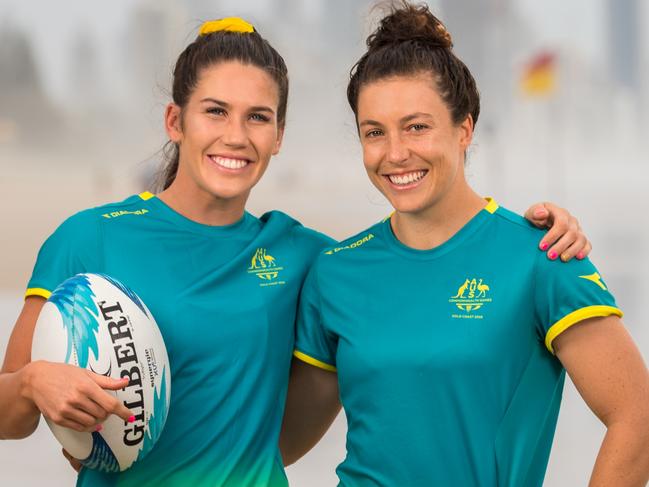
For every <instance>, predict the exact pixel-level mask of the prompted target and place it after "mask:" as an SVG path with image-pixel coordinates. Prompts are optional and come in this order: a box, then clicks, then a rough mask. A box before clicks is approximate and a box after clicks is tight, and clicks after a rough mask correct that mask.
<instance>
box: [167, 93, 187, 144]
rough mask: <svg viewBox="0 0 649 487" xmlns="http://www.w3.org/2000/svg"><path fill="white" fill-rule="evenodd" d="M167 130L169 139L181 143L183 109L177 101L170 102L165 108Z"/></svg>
mask: <svg viewBox="0 0 649 487" xmlns="http://www.w3.org/2000/svg"><path fill="white" fill-rule="evenodd" d="M165 130H166V132H167V135H168V136H169V140H171V141H172V142H174V143H176V144H178V143H180V141H181V140H182V138H183V130H182V110H181V109H180V107H179V106H178V105H176V104H175V103H169V104H168V105H167V107H166V108H165Z"/></svg>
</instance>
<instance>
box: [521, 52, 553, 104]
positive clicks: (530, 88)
mask: <svg viewBox="0 0 649 487" xmlns="http://www.w3.org/2000/svg"><path fill="white" fill-rule="evenodd" d="M556 84H557V56H556V55H555V54H554V53H553V52H547V51H546V52H541V53H539V54H536V55H535V56H534V57H533V58H532V60H531V61H530V62H529V64H527V66H525V69H524V70H523V75H522V77H521V88H522V90H523V93H525V94H526V95H528V96H547V95H551V94H552V93H554V91H555V90H556Z"/></svg>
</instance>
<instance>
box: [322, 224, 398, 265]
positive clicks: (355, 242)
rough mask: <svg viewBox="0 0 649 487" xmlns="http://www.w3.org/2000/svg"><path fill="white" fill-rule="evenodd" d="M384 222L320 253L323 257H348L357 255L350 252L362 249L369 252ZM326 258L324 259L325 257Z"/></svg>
mask: <svg viewBox="0 0 649 487" xmlns="http://www.w3.org/2000/svg"><path fill="white" fill-rule="evenodd" d="M384 224H385V222H380V223H377V224H375V225H372V226H371V227H369V228H366V229H365V230H363V231H362V232H358V233H356V234H354V235H352V236H351V237H348V238H346V239H344V240H342V241H340V242H339V243H337V244H336V245H332V246H329V247H327V248H326V249H324V251H323V252H322V254H323V256H338V255H339V254H340V256H343V255H345V256H350V255H357V253H356V252H354V253H353V254H352V253H351V252H350V251H352V250H356V249H360V248H364V249H365V250H369V249H370V248H372V247H373V246H374V244H375V243H376V240H375V239H376V238H377V237H379V235H380V230H381V228H380V227H381V226H382V225H384ZM325 258H326V257H325Z"/></svg>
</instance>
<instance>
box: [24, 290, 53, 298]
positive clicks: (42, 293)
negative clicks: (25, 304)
mask: <svg viewBox="0 0 649 487" xmlns="http://www.w3.org/2000/svg"><path fill="white" fill-rule="evenodd" d="M51 295H52V293H51V292H50V291H48V290H47V289H43V288H41V287H30V288H29V289H27V291H25V298H28V297H29V296H40V297H41V298H45V299H49V298H50V296H51Z"/></svg>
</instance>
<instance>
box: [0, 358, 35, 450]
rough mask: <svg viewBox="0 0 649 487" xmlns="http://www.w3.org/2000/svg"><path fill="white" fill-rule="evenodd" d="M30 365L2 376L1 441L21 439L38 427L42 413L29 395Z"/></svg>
mask: <svg viewBox="0 0 649 487" xmlns="http://www.w3.org/2000/svg"><path fill="white" fill-rule="evenodd" d="M30 372H31V370H30V365H26V366H25V367H23V368H21V369H20V370H18V371H16V372H7V373H2V374H0V439H2V440H7V439H19V438H25V437H27V436H29V435H30V434H32V433H33V432H34V430H35V429H36V427H37V426H38V421H39V419H40V411H39V410H38V408H37V407H36V405H35V404H34V402H33V401H32V400H31V399H29V397H28V394H27V389H28V382H29V373H30Z"/></svg>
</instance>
